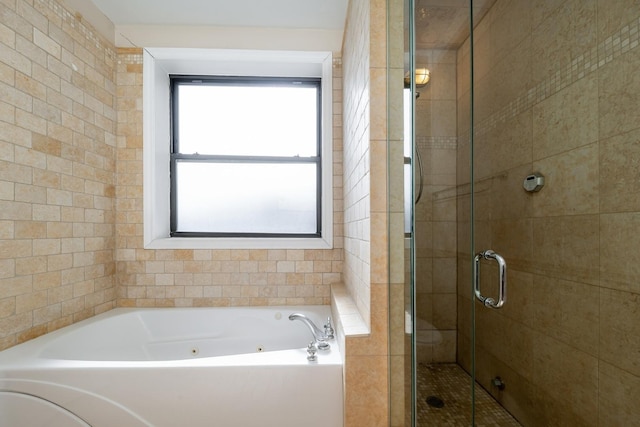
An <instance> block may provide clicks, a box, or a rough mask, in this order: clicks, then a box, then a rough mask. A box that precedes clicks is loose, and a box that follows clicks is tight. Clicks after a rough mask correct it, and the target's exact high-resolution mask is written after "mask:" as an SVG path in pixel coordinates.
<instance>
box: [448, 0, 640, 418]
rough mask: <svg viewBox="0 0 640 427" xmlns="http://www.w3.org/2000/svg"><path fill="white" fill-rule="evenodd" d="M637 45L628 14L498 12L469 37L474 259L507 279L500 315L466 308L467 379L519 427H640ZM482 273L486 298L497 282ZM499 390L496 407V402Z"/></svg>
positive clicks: (635, 24)
mask: <svg viewBox="0 0 640 427" xmlns="http://www.w3.org/2000/svg"><path fill="white" fill-rule="evenodd" d="M639 29H640V5H639V4H638V2H637V1H632V0H614V1H612V0H608V1H605V0H598V1H596V0H591V1H584V0H565V1H554V2H543V1H534V2H531V1H526V0H521V1H502V0H499V1H498V2H496V4H495V5H494V7H493V8H492V9H491V11H490V12H489V13H488V15H487V16H486V17H485V18H484V20H483V21H482V22H481V23H480V24H479V25H478V27H477V30H476V38H475V46H474V49H475V61H476V69H475V77H476V80H475V92H476V106H475V113H476V122H475V129H476V134H475V152H476V162H475V165H476V167H475V170H476V188H475V193H476V211H475V215H476V233H475V236H476V248H477V249H478V250H481V249H487V248H491V249H494V250H495V251H497V252H499V253H500V254H502V255H503V256H504V257H505V259H506V260H507V262H508V264H509V270H508V301H507V304H506V305H505V307H504V308H503V309H502V310H500V311H492V310H487V309H483V308H481V307H480V306H479V305H478V306H477V307H478V308H477V319H476V321H477V325H478V329H477V331H478V332H477V340H478V341H477V342H478V347H477V352H476V354H477V369H478V374H477V375H478V376H477V378H478V380H479V381H480V382H481V383H482V384H483V385H484V386H485V387H487V388H488V389H489V390H490V391H492V392H493V393H494V395H495V396H496V397H497V398H498V400H500V401H501V402H502V403H503V404H504V405H505V406H506V407H507V408H508V409H509V410H510V411H511V412H512V413H513V414H514V415H516V416H517V417H518V418H519V419H520V420H521V421H522V422H523V423H524V424H525V425H531V426H537V425H540V426H547V425H585V426H614V425H615V426H618V425H619V426H623V425H625V426H626V425H634V424H637V422H638V419H640V407H639V406H638V404H637V403H638V400H637V396H638V395H640V362H639V360H640V359H639V358H638V354H640V340H639V339H638V337H639V336H640V326H638V325H640V287H639V286H638V283H640V269H638V265H640V255H639V254H640V239H638V238H637V236H638V235H640V221H639V218H640V198H639V197H638V194H639V193H638V191H637V187H638V182H639V180H640V175H639V172H638V171H639V170H640V169H639V168H638V159H640V115H639V114H638V105H640V79H639V78H638V72H637V71H638V69H640V48H639V47H638V33H639ZM468 48H469V46H468V44H467V45H464V46H463V47H462V48H461V49H460V51H459V64H458V70H459V72H460V73H459V75H460V79H459V84H458V88H459V89H460V88H463V90H459V93H458V95H459V104H460V111H462V112H468V111H469V105H468V88H469V84H468V78H469V76H468V74H467V75H464V74H463V71H464V70H467V69H468V52H469V49H468ZM465 116H466V115H465V114H460V115H459V117H461V118H463V117H465ZM459 129H460V135H461V138H460V141H459V142H460V147H459V156H458V165H459V167H458V170H459V174H458V182H459V184H460V187H459V188H460V194H461V197H460V199H459V209H458V216H459V218H460V220H461V221H460V223H459V228H458V236H459V243H460V244H459V249H460V251H461V252H460V253H459V261H460V265H461V266H463V267H460V270H459V274H458V276H459V289H460V290H461V293H460V295H459V298H458V307H459V312H458V316H459V323H460V328H459V350H458V357H459V358H460V361H461V363H462V364H463V365H464V366H467V367H468V366H469V360H468V357H467V355H468V350H469V335H468V331H469V327H470V319H469V315H468V313H469V311H470V305H469V304H470V299H469V297H468V292H467V290H468V288H469V287H468V279H469V277H470V273H471V272H470V271H469V268H468V267H466V266H468V264H469V263H468V259H469V256H470V254H468V253H464V248H465V247H466V246H462V243H463V242H466V241H468V238H469V235H468V220H469V217H468V214H466V212H468V208H469V205H468V197H466V196H464V193H465V192H467V193H468V191H469V187H468V185H466V183H468V182H469V179H468V176H469V171H468V170H466V169H465V168H462V167H460V166H461V165H466V164H468V150H469V146H468V132H466V135H467V136H466V137H463V136H464V135H465V129H468V122H466V123H465V122H464V121H461V122H460V123H459ZM533 171H539V172H541V173H542V174H544V175H545V177H546V184H545V187H544V188H543V189H542V190H541V191H540V192H539V193H534V194H530V193H526V192H525V191H524V190H523V189H522V181H523V179H524V177H525V176H526V175H527V174H529V173H531V172H533ZM465 215H466V216H465ZM482 268H483V272H484V271H486V272H487V274H486V276H487V279H488V280H487V281H483V287H484V286H487V289H488V292H491V290H490V287H491V283H492V282H493V281H495V280H497V278H496V276H495V271H494V270H492V267H491V266H489V265H487V266H486V269H485V266H483V267H482ZM496 375H499V376H501V378H502V379H503V380H504V382H505V384H506V389H505V390H504V391H498V390H496V389H494V388H491V386H490V380H491V378H492V377H494V376H496Z"/></svg>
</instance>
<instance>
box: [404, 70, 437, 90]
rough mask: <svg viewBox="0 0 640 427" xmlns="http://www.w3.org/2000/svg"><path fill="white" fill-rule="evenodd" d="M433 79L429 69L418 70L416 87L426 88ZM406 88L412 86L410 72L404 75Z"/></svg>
mask: <svg viewBox="0 0 640 427" xmlns="http://www.w3.org/2000/svg"><path fill="white" fill-rule="evenodd" d="M430 78H431V73H430V72H429V69H428V68H416V72H415V83H416V87H424V86H425V85H426V84H427V83H429V79H430ZM404 86H405V87H409V86H411V76H410V75H409V72H408V71H407V73H406V74H405V75H404Z"/></svg>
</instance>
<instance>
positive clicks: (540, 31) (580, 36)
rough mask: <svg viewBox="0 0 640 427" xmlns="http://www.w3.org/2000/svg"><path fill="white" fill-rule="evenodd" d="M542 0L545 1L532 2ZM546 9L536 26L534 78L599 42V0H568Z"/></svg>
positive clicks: (541, 75)
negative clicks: (597, 19)
mask: <svg viewBox="0 0 640 427" xmlns="http://www.w3.org/2000/svg"><path fill="white" fill-rule="evenodd" d="M532 3H543V2H532ZM554 6H555V3H554ZM545 12H546V13H544V12H543V15H544V19H543V20H542V21H541V22H539V23H537V22H536V24H538V25H536V26H535V27H534V29H533V33H532V34H533V44H532V57H533V58H535V61H534V62H533V63H532V65H533V67H532V70H533V75H534V76H535V81H536V82H539V81H540V80H543V79H545V78H546V77H547V76H548V75H550V74H552V73H554V72H555V71H556V70H557V69H558V68H561V67H564V66H566V65H567V64H569V63H571V60H573V59H574V58H576V57H577V56H578V55H580V54H581V53H583V52H585V51H588V50H589V49H590V48H592V47H593V46H595V45H596V44H597V41H598V40H597V34H596V32H595V31H593V29H594V27H595V25H596V17H597V8H596V0H566V1H564V2H563V3H562V4H561V5H560V6H559V7H555V8H554V9H552V10H549V9H547V10H546V11H545Z"/></svg>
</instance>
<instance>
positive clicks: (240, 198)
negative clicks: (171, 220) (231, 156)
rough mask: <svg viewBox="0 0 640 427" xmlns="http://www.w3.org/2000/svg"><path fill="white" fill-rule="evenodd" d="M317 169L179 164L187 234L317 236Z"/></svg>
mask: <svg viewBox="0 0 640 427" xmlns="http://www.w3.org/2000/svg"><path fill="white" fill-rule="evenodd" d="M316 168H317V166H316V164H315V163H304V164H286V163H285V164H282V163H281V164H260V163H258V164H255V163H193V162H181V161H178V162H177V164H176V169H177V170H176V172H177V186H178V188H177V197H178V200H177V206H178V208H177V209H178V212H177V213H178V216H177V219H178V224H177V225H178V226H177V230H178V231H181V232H190V231H196V232H213V233H281V234H296V233H304V234H314V233H316V232H317V231H318V230H317V219H316V192H317V186H316V181H317V180H316Z"/></svg>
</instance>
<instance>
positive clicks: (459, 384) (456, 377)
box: [417, 363, 521, 427]
mask: <svg viewBox="0 0 640 427" xmlns="http://www.w3.org/2000/svg"><path fill="white" fill-rule="evenodd" d="M470 395H471V378H470V377H469V374H467V373H466V372H465V371H464V370H463V369H462V368H461V367H460V366H458V365H456V364H448V363H447V364H422V363H421V364H419V365H418V408H417V420H418V423H417V424H418V427H432V426H433V427H441V426H442V427H444V426H454V427H469V426H470V425H471V401H470ZM429 396H437V397H438V398H440V399H441V400H442V401H443V402H444V406H442V407H441V408H437V407H433V406H431V405H429V404H427V402H426V401H427V398H428V397H429ZM476 426H477V427H489V426H491V427H494V426H499V427H512V426H513V427H521V424H520V423H519V422H518V421H516V420H515V418H513V417H512V416H511V414H509V413H508V412H507V411H506V410H505V409H504V408H503V407H502V406H500V404H499V403H498V402H496V401H495V400H494V399H493V398H492V397H491V395H489V393H487V392H486V391H485V390H484V389H483V388H482V387H481V386H479V385H478V386H477V387H476Z"/></svg>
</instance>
